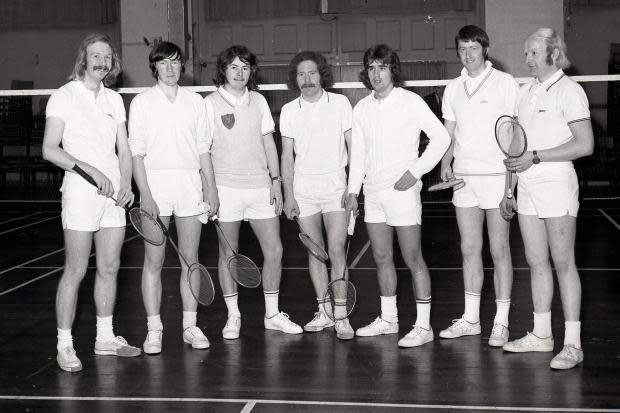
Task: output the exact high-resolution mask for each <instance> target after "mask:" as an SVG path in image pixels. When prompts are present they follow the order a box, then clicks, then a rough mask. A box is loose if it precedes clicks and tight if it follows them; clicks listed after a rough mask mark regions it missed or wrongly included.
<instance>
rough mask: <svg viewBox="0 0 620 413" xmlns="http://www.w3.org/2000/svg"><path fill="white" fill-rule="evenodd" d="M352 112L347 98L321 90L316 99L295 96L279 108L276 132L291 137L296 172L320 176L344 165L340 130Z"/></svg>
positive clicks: (344, 148) (344, 157)
mask: <svg viewBox="0 0 620 413" xmlns="http://www.w3.org/2000/svg"><path fill="white" fill-rule="evenodd" d="M352 113H353V110H352V109H351V103H349V99H347V98H346V97H345V96H343V95H338V94H334V93H329V92H326V91H325V90H323V94H322V96H321V98H320V99H319V100H318V101H317V102H308V101H306V100H304V99H303V97H302V96H299V98H297V99H295V100H293V101H290V102H288V103H287V104H285V105H284V106H283V107H282V111H281V112H280V132H281V134H282V136H283V137H287V138H291V139H293V140H294V143H295V156H296V157H295V173H296V174H297V173H299V174H301V175H319V174H320V175H323V174H328V173H331V172H335V171H338V170H340V169H342V168H344V167H345V166H346V165H347V149H346V143H345V139H344V133H345V132H346V131H348V130H350V129H351V122H352Z"/></svg>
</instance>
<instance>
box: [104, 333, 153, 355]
mask: <svg viewBox="0 0 620 413" xmlns="http://www.w3.org/2000/svg"><path fill="white" fill-rule="evenodd" d="M141 353H142V351H141V350H140V349H139V348H138V347H134V346H130V345H129V343H127V340H125V339H124V338H123V337H121V336H116V337H114V338H113V339H112V340H110V341H105V342H103V341H98V340H96V341H95V354H97V355H99V356H117V357H136V356H139V355H140V354H141Z"/></svg>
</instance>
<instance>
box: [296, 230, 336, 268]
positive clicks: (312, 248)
mask: <svg viewBox="0 0 620 413" xmlns="http://www.w3.org/2000/svg"><path fill="white" fill-rule="evenodd" d="M299 241H301V243H302V244H303V246H304V247H305V248H306V250H308V252H309V253H310V254H312V255H313V256H314V258H316V259H317V260H319V261H322V262H325V261H327V260H328V259H329V255H328V254H327V252H326V251H325V249H323V248H322V247H321V246H320V245H319V244H317V243H316V242H314V240H313V239H312V238H310V235H308V234H306V233H305V232H300V233H299Z"/></svg>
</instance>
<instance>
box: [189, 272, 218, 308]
mask: <svg viewBox="0 0 620 413" xmlns="http://www.w3.org/2000/svg"><path fill="white" fill-rule="evenodd" d="M188 277H189V288H190V291H191V293H192V295H193V296H194V298H195V299H196V301H198V302H199V303H200V304H202V305H209V304H211V303H212V302H213V299H214V298H215V287H214V286H213V280H212V279H211V274H209V271H208V270H207V269H206V268H205V267H204V266H203V265H201V264H198V263H195V264H193V265H192V266H191V267H190V268H189V272H188Z"/></svg>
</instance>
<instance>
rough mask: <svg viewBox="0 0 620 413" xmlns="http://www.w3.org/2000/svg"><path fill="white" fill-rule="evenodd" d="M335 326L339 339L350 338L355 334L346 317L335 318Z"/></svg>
mask: <svg viewBox="0 0 620 413" xmlns="http://www.w3.org/2000/svg"><path fill="white" fill-rule="evenodd" d="M335 326H336V337H338V338H339V339H340V340H351V339H352V338H353V337H354V336H355V332H354V331H353V327H351V324H350V323H349V319H348V318H344V319H342V320H336V324H335Z"/></svg>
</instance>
